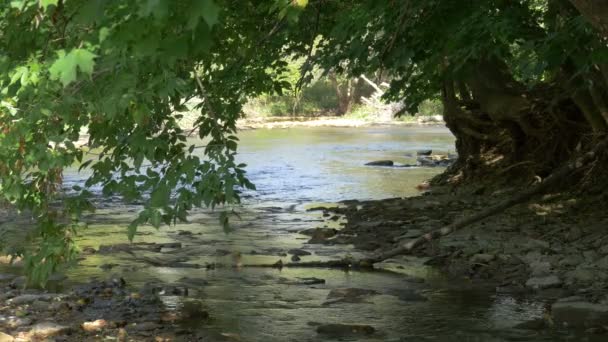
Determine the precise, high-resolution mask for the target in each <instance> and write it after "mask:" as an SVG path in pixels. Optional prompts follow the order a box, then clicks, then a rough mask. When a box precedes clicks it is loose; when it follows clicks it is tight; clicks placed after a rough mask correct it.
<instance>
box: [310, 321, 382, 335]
mask: <svg viewBox="0 0 608 342" xmlns="http://www.w3.org/2000/svg"><path fill="white" fill-rule="evenodd" d="M374 332H376V329H375V328H374V327H372V326H371V325H362V324H322V325H319V326H318V327H317V333H319V334H322V335H329V336H334V337H348V336H360V335H371V334H373V333H374Z"/></svg>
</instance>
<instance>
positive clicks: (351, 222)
mask: <svg viewBox="0 0 608 342" xmlns="http://www.w3.org/2000/svg"><path fill="white" fill-rule="evenodd" d="M517 191H518V189H511V190H510V191H504V190H503V191H495V192H490V191H488V190H486V188H485V187H483V186H478V187H474V186H473V187H471V186H470V187H467V188H463V189H454V188H448V187H444V188H435V189H432V191H431V192H428V193H426V194H424V195H422V196H420V197H413V198H403V199H402V198H395V199H387V200H381V201H363V202H360V201H346V202H343V206H341V207H339V208H334V209H326V210H325V211H324V212H325V213H326V215H329V216H332V217H333V215H336V214H338V215H344V216H345V217H346V221H347V223H346V225H345V227H344V229H342V230H340V231H339V232H336V234H333V236H331V237H330V238H328V239H326V240H325V241H324V243H330V244H333V243H345V244H351V243H352V244H354V246H355V247H357V248H359V249H362V250H367V251H373V252H380V251H382V250H386V249H389V248H392V247H394V246H395V245H397V244H400V243H406V242H408V241H409V240H411V239H415V238H418V237H420V236H421V235H423V234H425V233H427V232H430V231H432V230H435V229H439V228H442V227H444V226H446V225H448V224H450V223H451V222H453V221H454V220H457V219H459V218H462V217H464V216H467V215H471V214H473V213H475V212H478V211H481V210H483V209H485V208H487V207H488V206H489V205H491V204H495V203H498V202H499V201H501V200H504V199H506V198H508V197H509V196H512V195H513V194H514V193H516V192H517ZM318 209H321V208H318ZM607 225H608V214H607V213H606V211H605V210H602V209H601V208H598V207H588V206H587V204H585V203H583V202H581V201H580V200H576V199H575V198H574V197H569V196H568V195H560V194H555V195H547V196H545V197H543V198H541V199H539V200H537V201H535V202H532V203H528V204H524V205H520V206H517V207H515V208H512V209H510V210H508V211H506V212H504V213H501V214H498V215H495V216H494V217H491V218H489V219H486V220H485V221H482V222H478V223H476V224H472V225H471V226H469V227H466V228H464V229H462V230H460V231H457V232H455V233H453V234H451V235H448V236H446V237H444V238H441V239H440V240H438V241H432V242H431V243H429V244H427V245H426V246H425V247H424V248H422V249H419V250H417V251H416V252H415V255H416V256H418V257H421V258H424V259H425V260H426V261H425V264H427V265H434V266H435V267H437V268H439V269H441V270H442V271H444V272H446V274H449V275H450V276H451V277H454V278H458V279H466V280H467V281H469V282H470V283H471V284H473V285H474V286H478V287H483V288H490V289H491V290H492V291H495V292H496V293H509V294H515V295H531V296H533V297H534V298H538V299H539V300H540V301H542V302H544V303H545V310H544V311H545V312H544V315H543V317H542V318H540V319H535V320H533V321H530V322H527V323H524V324H523V325H522V326H524V327H529V328H532V329H541V328H547V329H551V328H565V327H567V328H570V329H579V330H583V331H586V332H588V333H592V334H603V335H604V334H605V333H606V326H608V231H607V230H606V226H607ZM311 242H312V241H311ZM315 242H317V241H315ZM392 263H395V264H396V265H398V263H399V258H396V259H395V260H387V261H385V262H384V263H383V264H384V266H386V265H390V264H392ZM604 336H605V338H608V335H604Z"/></svg>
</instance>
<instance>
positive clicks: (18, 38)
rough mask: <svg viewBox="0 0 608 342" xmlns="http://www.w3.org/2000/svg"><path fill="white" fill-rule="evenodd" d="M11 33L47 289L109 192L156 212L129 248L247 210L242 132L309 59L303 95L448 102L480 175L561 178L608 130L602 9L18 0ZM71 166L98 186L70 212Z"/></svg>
mask: <svg viewBox="0 0 608 342" xmlns="http://www.w3.org/2000/svg"><path fill="white" fill-rule="evenodd" d="M0 18H1V19H0V25H1V26H0V37H1V39H0V70H1V74H0V89H1V90H2V95H1V99H0V100H1V101H0V128H1V129H0V193H1V194H2V197H3V198H4V199H5V200H6V201H7V202H9V203H11V204H12V205H14V206H15V207H16V208H18V209H19V210H22V211H25V212H28V213H31V215H32V216H33V217H34V218H36V220H37V222H38V227H37V229H35V231H34V232H33V233H32V236H33V238H35V239H38V240H37V241H41V243H40V244H38V243H36V244H32V245H24V246H13V247H16V248H13V249H12V250H11V252H12V253H13V254H16V255H21V256H24V257H25V260H26V265H27V268H28V271H29V273H30V275H31V277H32V280H33V281H35V282H41V281H44V279H46V278H47V277H48V275H49V274H51V273H52V272H53V271H55V269H56V267H57V265H59V264H62V263H66V262H69V261H71V260H73V259H74V256H75V252H76V249H75V246H74V244H73V239H74V234H76V232H77V230H78V227H81V226H82V225H83V223H82V222H81V221H82V214H83V213H84V212H86V211H90V210H92V209H93V207H92V204H91V202H90V196H91V191H90V188H91V187H93V186H101V188H102V189H103V194H104V195H110V194H116V195H119V196H121V197H122V198H123V199H124V200H125V201H141V202H143V204H144V207H143V209H142V211H141V212H140V213H139V214H138V215H137V216H136V217H135V218H134V220H133V223H132V224H131V225H130V226H129V228H128V232H129V237H130V238H132V237H133V235H134V233H135V231H136V228H137V226H138V225H141V224H151V225H153V226H155V227H159V226H160V225H162V224H171V223H175V222H177V221H185V220H187V214H188V212H189V211H190V210H192V209H193V208H195V207H200V206H209V207H215V206H218V205H222V204H226V203H227V204H230V203H236V202H238V201H239V190H240V189H242V188H253V187H254V186H253V184H251V183H250V182H249V180H248V179H247V178H246V174H245V170H244V168H245V165H242V164H237V162H236V161H235V155H236V149H237V143H238V138H237V137H236V136H235V133H236V125H235V123H236V120H237V119H238V118H239V117H240V116H241V112H242V111H241V109H242V106H243V104H244V103H245V102H246V101H247V99H248V98H250V97H253V96H258V95H260V94H263V93H273V92H278V93H280V92H282V90H283V89H285V88H287V87H291V85H292V84H293V80H291V82H288V81H290V80H286V79H284V77H285V76H284V75H286V74H289V73H288V72H287V71H288V70H287V69H286V68H287V63H286V62H285V59H286V58H301V59H303V60H304V62H303V64H302V66H301V73H302V75H303V77H302V79H301V80H300V82H297V84H296V87H299V86H301V84H302V83H305V82H306V81H307V80H310V76H309V74H310V72H311V71H312V70H313V69H314V68H315V67H316V68H321V69H322V70H325V72H326V73H329V72H332V73H336V74H339V75H340V74H341V75H347V76H358V75H361V74H363V73H384V74H385V75H388V77H389V78H390V79H391V80H392V82H391V89H390V91H389V92H388V93H387V99H391V100H400V101H401V100H404V101H405V103H406V104H407V106H406V108H405V109H406V110H407V111H415V110H416V108H417V106H418V105H419V104H420V103H422V102H423V101H424V100H427V99H432V98H440V99H441V100H442V102H443V104H444V108H445V113H444V117H445V120H446V123H447V124H448V127H449V128H450V129H451V130H452V132H453V133H454V134H455V135H456V137H457V148H458V152H459V154H460V159H459V163H458V164H457V165H456V166H455V167H454V170H453V171H458V172H464V173H465V174H472V173H474V172H476V170H479V169H480V168H482V166H483V165H482V164H483V160H482V158H481V157H480V156H481V155H483V154H484V153H488V152H491V153H494V154H500V155H502V156H504V157H505V160H507V161H508V162H510V163H512V162H513V161H520V160H524V159H531V160H535V161H538V163H537V164H536V166H537V167H536V168H537V170H536V171H539V172H540V171H542V172H547V171H548V170H551V169H552V168H554V167H555V166H556V165H557V164H559V163H560V162H562V161H564V160H566V159H567V158H568V157H569V155H570V154H572V153H573V151H574V150H575V149H576V147H577V146H578V145H580V144H581V143H582V144H583V145H588V144H590V143H592V142H593V137H595V136H597V135H600V134H603V133H605V132H606V130H607V129H608V3H606V2H605V1H603V0H571V1H566V0H533V1H528V0H478V1H468V0H467V1H461V0H458V1H456V0H424V1H423V0H397V1H395V0H391V1H375V0H349V1H333V0H310V1H308V0H272V1H266V0H247V1H241V0H239V1H231V0H171V1H170V0H126V1H103V0H39V1H38V0H35V1H34V0H13V1H4V2H3V3H2V4H1V5H0ZM192 99H197V100H198V104H197V106H196V108H197V110H198V111H200V116H199V117H198V119H197V120H196V123H195V128H196V129H195V130H194V131H184V130H183V129H182V128H180V126H179V124H178V121H179V119H180V115H181V114H180V112H181V111H183V110H184V109H185V106H184V104H185V102H187V101H190V100H192ZM84 131H86V132H87V134H88V139H87V141H86V142H85V143H84V144H82V143H79V139H80V135H81V133H82V132H84ZM192 135H196V136H197V137H198V138H201V139H205V141H206V147H205V148H204V154H205V158H200V157H198V156H197V155H196V154H195V153H194V149H195V148H196V147H195V146H194V145H192V144H191V143H190V142H189V141H188V140H187V138H188V137H190V136H192ZM91 151H96V152H95V154H94V155H93V154H91V153H89V152H91ZM72 165H78V166H79V167H80V168H81V169H88V170H90V176H89V177H88V179H87V181H86V183H85V184H84V186H83V187H79V186H75V187H74V189H72V190H73V192H71V195H69V196H67V195H65V193H63V192H61V191H57V190H59V189H56V188H57V187H58V186H59V185H60V183H61V173H62V170H63V169H65V168H66V167H69V166H72ZM59 199H61V200H60V201H59ZM227 220H228V216H227V215H226V214H225V215H222V221H223V222H224V223H227Z"/></svg>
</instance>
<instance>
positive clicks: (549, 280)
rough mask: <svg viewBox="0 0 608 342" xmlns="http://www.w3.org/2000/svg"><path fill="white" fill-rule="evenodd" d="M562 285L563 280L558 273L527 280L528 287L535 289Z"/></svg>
mask: <svg viewBox="0 0 608 342" xmlns="http://www.w3.org/2000/svg"><path fill="white" fill-rule="evenodd" d="M561 285H562V281H561V280H560V279H559V278H558V277H557V276H556V275H550V276H546V277H534V278H530V279H528V281H527V282H526V286H527V287H531V288H533V289H548V288H551V287H559V286H561Z"/></svg>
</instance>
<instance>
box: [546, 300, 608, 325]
mask: <svg viewBox="0 0 608 342" xmlns="http://www.w3.org/2000/svg"><path fill="white" fill-rule="evenodd" d="M551 315H552V316H553V321H554V322H555V323H558V324H564V325H568V326H571V327H579V328H584V327H591V326H597V325H602V326H603V325H606V324H608V305H603V304H594V303H589V302H583V301H578V302H557V303H555V304H553V305H552V306H551Z"/></svg>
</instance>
